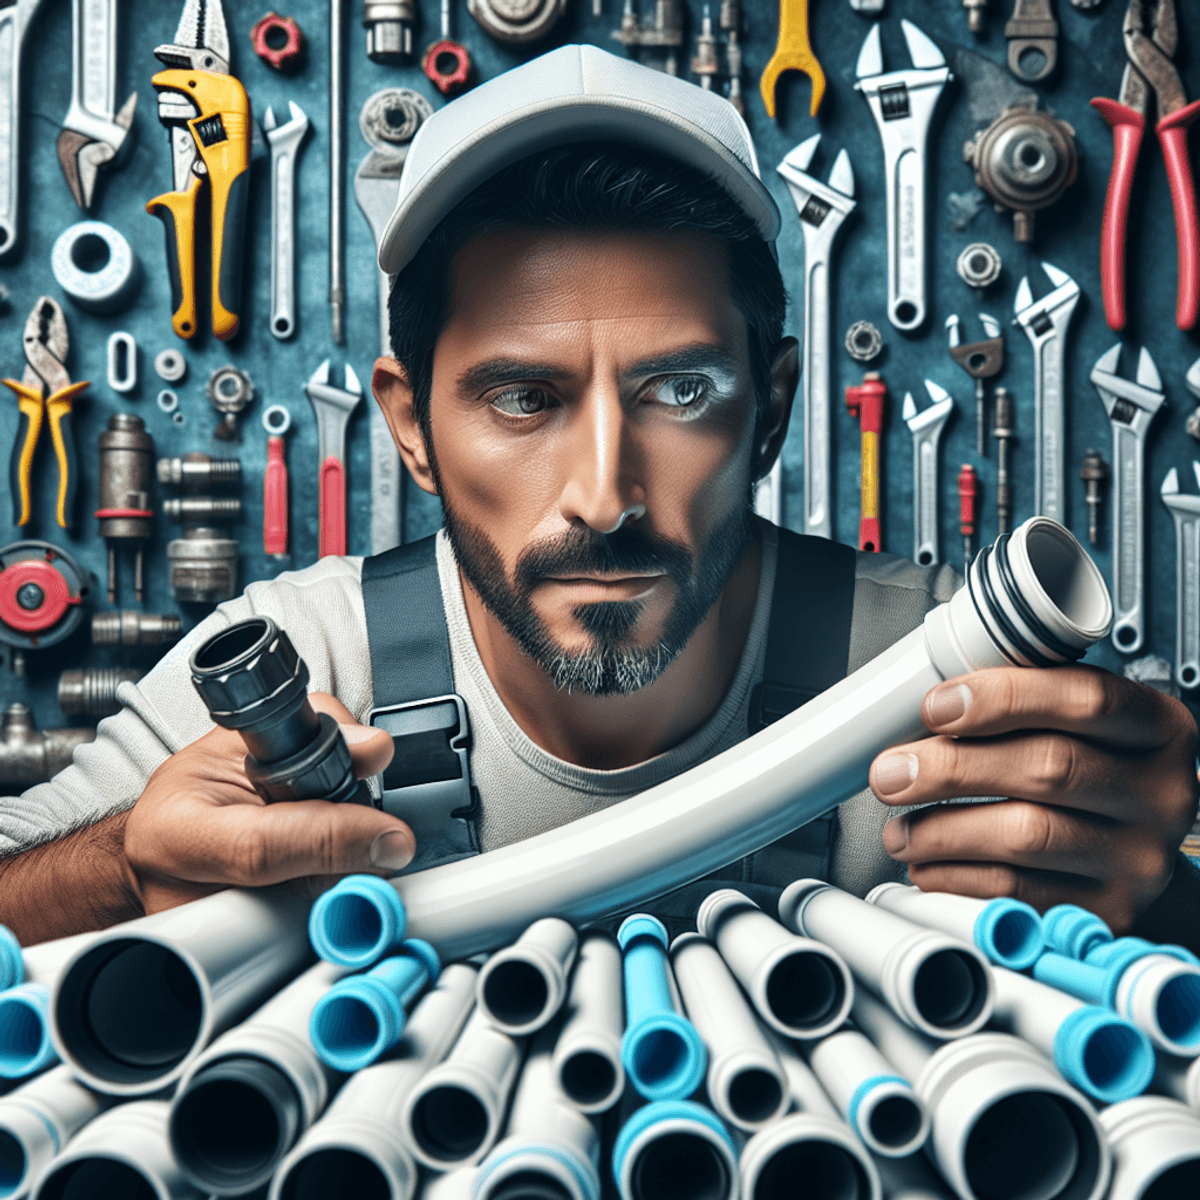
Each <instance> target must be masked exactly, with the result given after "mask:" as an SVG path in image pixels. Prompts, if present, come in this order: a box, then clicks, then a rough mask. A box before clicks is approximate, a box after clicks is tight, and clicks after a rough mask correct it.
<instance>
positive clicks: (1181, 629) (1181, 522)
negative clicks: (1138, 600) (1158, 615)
mask: <svg viewBox="0 0 1200 1200" xmlns="http://www.w3.org/2000/svg"><path fill="white" fill-rule="evenodd" d="M1192 471H1193V473H1194V474H1195V476H1196V485H1197V486H1198V487H1200V462H1193V463H1192ZM1159 494H1160V495H1161V496H1162V502H1163V503H1164V504H1165V505H1166V506H1167V508H1168V509H1169V510H1170V513H1171V516H1172V517H1174V518H1175V682H1176V683H1178V684H1179V686H1180V687H1181V688H1194V687H1195V686H1196V685H1197V684H1198V683H1200V496H1189V495H1185V494H1184V493H1182V492H1181V491H1180V490H1179V475H1178V473H1177V472H1176V470H1175V468H1174V467H1172V468H1171V469H1170V470H1169V471H1168V472H1167V477H1166V478H1165V479H1164V480H1163V482H1162V488H1161V490H1160V492H1159Z"/></svg>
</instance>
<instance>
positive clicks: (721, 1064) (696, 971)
mask: <svg viewBox="0 0 1200 1200" xmlns="http://www.w3.org/2000/svg"><path fill="white" fill-rule="evenodd" d="M671 966H672V968H673V969H674V971H675V982H676V983H677V984H678V985H679V991H680V994H681V995H682V997H683V1006H684V1008H685V1009H687V1014H688V1018H689V1019H690V1020H691V1022H692V1024H693V1025H695V1027H696V1029H697V1031H698V1032H699V1034H700V1036H701V1037H702V1038H703V1039H704V1045H705V1047H706V1048H707V1050H708V1072H707V1075H706V1082H707V1085H708V1101H709V1103H710V1104H711V1105H712V1106H713V1108H714V1109H716V1111H717V1115H718V1116H719V1117H721V1118H722V1119H723V1120H724V1121H725V1122H726V1123H727V1124H729V1125H732V1126H734V1128H736V1129H740V1130H742V1131H743V1132H745V1133H756V1132H757V1131H758V1130H760V1129H762V1128H763V1127H764V1126H765V1125H769V1124H770V1123H771V1122H772V1121H775V1120H777V1119H778V1118H779V1117H781V1116H782V1115H783V1113H784V1112H785V1111H786V1110H787V1079H786V1078H785V1077H784V1074H783V1068H782V1067H781V1066H780V1065H779V1060H778V1059H777V1058H776V1057H775V1052H774V1050H772V1049H771V1046H770V1044H769V1043H768V1042H767V1039H766V1038H765V1037H764V1036H763V1034H762V1030H761V1029H760V1028H759V1025H758V1022H757V1021H756V1020H755V1019H754V1011H753V1010H752V1009H751V1007H750V1005H749V1004H747V1003H746V998H745V996H744V995H743V994H742V990H741V988H739V987H738V984H737V980H736V979H734V977H733V975H731V974H730V971H729V968H728V967H727V966H726V965H725V963H724V962H723V961H722V959H721V956H720V955H719V954H718V953H717V949H716V947H715V946H714V945H713V944H712V943H711V942H710V941H708V940H707V939H706V938H703V937H701V936H700V934H698V933H685V934H681V935H680V936H679V937H677V938H676V939H675V940H674V941H673V942H672V943H671Z"/></svg>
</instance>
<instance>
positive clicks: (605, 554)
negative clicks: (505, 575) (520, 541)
mask: <svg viewBox="0 0 1200 1200" xmlns="http://www.w3.org/2000/svg"><path fill="white" fill-rule="evenodd" d="M625 571H627V572H630V573H631V574H637V573H639V572H651V571H653V572H657V571H664V572H666V574H668V575H669V576H670V577H671V578H672V579H674V580H675V582H676V583H678V584H680V585H685V584H687V583H688V582H689V581H690V579H691V576H692V555H691V552H690V551H689V550H688V549H687V548H686V547H685V546H681V545H679V544H678V543H677V542H672V541H670V540H669V539H668V538H664V537H659V536H658V535H657V534H653V533H650V532H648V531H647V530H645V529H643V528H640V527H639V526H638V525H637V523H634V524H632V525H623V526H622V527H621V528H620V529H618V530H617V531H616V532H615V533H597V532H596V531H595V530H594V529H588V528H587V527H586V526H576V527H573V528H571V529H569V530H567V532H566V533H564V534H562V535H561V536H559V537H556V538H553V539H551V540H549V541H545V542H539V543H537V544H536V545H534V546H530V547H529V549H528V550H526V551H525V552H524V553H523V554H522V555H521V557H520V558H519V559H518V560H517V565H516V570H515V572H514V574H515V578H516V585H517V588H518V590H519V591H521V592H523V593H525V594H526V595H528V594H529V593H530V592H531V591H533V589H534V588H535V587H537V585H538V584H539V583H542V582H543V581H544V580H546V579H548V578H549V577H550V576H552V575H575V574H608V573H612V572H625Z"/></svg>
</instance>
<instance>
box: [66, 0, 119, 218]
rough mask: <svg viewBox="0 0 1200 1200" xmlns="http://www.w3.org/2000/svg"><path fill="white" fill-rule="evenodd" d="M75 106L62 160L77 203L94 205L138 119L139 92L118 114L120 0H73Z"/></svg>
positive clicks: (69, 113) (70, 110) (85, 206)
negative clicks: (99, 182) (100, 177)
mask: <svg viewBox="0 0 1200 1200" xmlns="http://www.w3.org/2000/svg"><path fill="white" fill-rule="evenodd" d="M71 23H72V34H73V36H72V51H71V53H72V62H71V67H72V71H71V107H70V108H68V109H67V115H66V117H64V118H63V123H62V131H61V132H60V133H59V135H58V143H57V149H58V161H59V163H60V164H61V166H62V169H63V174H64V175H65V176H66V178H67V186H68V187H69V188H70V189H71V195H72V196H74V197H75V203H76V204H78V205H79V207H80V208H82V209H84V211H86V210H88V209H89V208H91V207H92V200H93V199H94V198H95V194H96V176H97V174H98V173H99V171H100V168H101V167H102V166H105V165H106V164H108V163H112V162H115V161H116V159H117V157H118V156H119V155H120V154H121V151H122V150H123V149H124V147H125V136H126V134H127V133H128V132H129V127H130V126H131V125H132V124H133V114H134V111H135V110H136V109H137V92H130V94H129V98H128V99H127V100H126V101H125V103H124V104H122V105H121V111H120V112H119V113H116V114H115V115H114V113H113V108H114V106H115V104H116V98H117V78H116V74H117V0H71Z"/></svg>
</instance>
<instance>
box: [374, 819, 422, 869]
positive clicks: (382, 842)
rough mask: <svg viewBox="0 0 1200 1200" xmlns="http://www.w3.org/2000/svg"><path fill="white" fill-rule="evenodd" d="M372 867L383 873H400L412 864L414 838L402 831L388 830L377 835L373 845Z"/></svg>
mask: <svg viewBox="0 0 1200 1200" xmlns="http://www.w3.org/2000/svg"><path fill="white" fill-rule="evenodd" d="M370 857H371V865H372V866H373V867H379V868H380V870H383V871H399V870H401V868H403V867H407V866H408V864H409V863H410V862H412V857H413V843H412V837H411V836H410V835H409V834H407V833H405V832H403V831H402V830H400V829H388V830H385V831H384V832H383V833H378V834H376V835H375V840H374V841H373V842H372V843H371V854H370Z"/></svg>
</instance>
